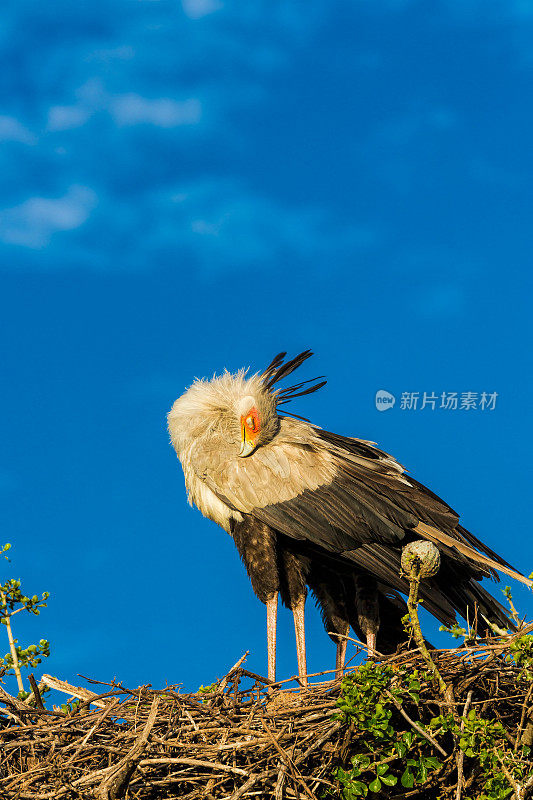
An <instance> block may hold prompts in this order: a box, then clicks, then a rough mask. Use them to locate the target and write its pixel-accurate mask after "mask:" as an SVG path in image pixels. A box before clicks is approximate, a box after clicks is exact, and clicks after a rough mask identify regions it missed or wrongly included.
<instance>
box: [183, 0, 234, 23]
mask: <svg viewBox="0 0 533 800" xmlns="http://www.w3.org/2000/svg"><path fill="white" fill-rule="evenodd" d="M181 5H182V7H183V10H184V12H185V14H186V15H187V16H188V17H189V18H190V19H201V17H207V16H208V15H209V14H213V13H214V12H215V11H219V9H221V8H223V7H224V4H223V3H221V2H220V0H182V3H181Z"/></svg>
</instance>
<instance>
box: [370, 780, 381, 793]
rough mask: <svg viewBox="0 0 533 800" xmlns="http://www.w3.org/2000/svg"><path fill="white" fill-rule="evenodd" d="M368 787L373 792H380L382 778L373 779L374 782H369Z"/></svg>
mask: <svg viewBox="0 0 533 800" xmlns="http://www.w3.org/2000/svg"><path fill="white" fill-rule="evenodd" d="M368 788H369V789H370V791H371V792H379V790H380V789H381V781H380V779H379V778H376V779H375V780H373V781H372V783H369V784H368Z"/></svg>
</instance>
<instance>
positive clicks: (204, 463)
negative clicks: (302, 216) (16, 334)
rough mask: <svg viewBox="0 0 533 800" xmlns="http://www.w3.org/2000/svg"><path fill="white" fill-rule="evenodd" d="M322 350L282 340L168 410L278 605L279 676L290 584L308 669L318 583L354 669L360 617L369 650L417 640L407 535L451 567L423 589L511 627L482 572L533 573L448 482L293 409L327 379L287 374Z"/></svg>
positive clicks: (199, 495) (194, 487) (196, 489)
mask: <svg viewBox="0 0 533 800" xmlns="http://www.w3.org/2000/svg"><path fill="white" fill-rule="evenodd" d="M311 355H312V353H311V351H309V350H306V351H305V352H303V353H300V354H299V355H297V356H296V357H295V358H292V359H291V360H288V361H286V360H285V357H286V353H279V354H278V355H277V356H276V357H275V358H274V360H273V361H272V362H271V364H269V366H268V367H267V368H266V369H265V370H264V371H263V372H261V373H257V374H255V375H251V376H248V373H247V371H246V370H244V369H242V370H239V371H238V372H237V373H235V374H230V373H229V372H227V371H225V372H224V373H223V374H222V375H220V376H218V377H214V378H213V379H212V380H195V381H194V383H193V384H192V386H191V387H190V388H189V389H187V391H186V392H185V393H184V394H182V395H181V397H179V398H178V399H177V400H176V402H175V403H174V405H173V406H172V409H171V411H170V413H169V415H168V427H169V432H170V437H171V441H172V444H173V446H174V448H175V450H176V453H177V455H178V458H179V460H180V461H181V464H182V467H183V472H184V475H185V484H186V489H187V494H188V499H189V502H190V504H191V505H192V504H194V505H196V506H197V507H198V508H199V509H200V511H201V512H202V514H203V515H204V516H205V517H208V518H209V519H211V520H213V521H214V522H216V523H217V524H218V525H220V526H221V527H222V528H223V529H224V530H225V531H227V532H228V533H229V534H230V535H231V536H232V537H233V540H234V542H235V544H236V546H237V549H238V551H239V553H240V556H241V558H242V560H243V562H244V565H245V567H246V569H247V571H248V575H249V577H250V580H251V583H252V587H253V589H254V592H255V593H256V595H257V597H258V598H259V599H260V600H261V601H262V602H263V603H265V604H266V609H267V646H268V678H269V679H270V681H272V682H274V681H275V679H276V619H277V606H278V595H279V594H281V598H282V601H283V603H284V604H285V605H286V606H288V607H289V608H290V609H291V610H292V612H293V615H294V627H295V633H296V649H297V658H298V674H299V677H300V682H301V683H302V684H304V685H305V684H306V682H307V677H306V676H307V666H306V655H305V628H304V605H305V600H306V595H307V589H308V588H309V589H310V590H311V591H312V593H313V594H314V596H315V598H316V600H317V603H318V605H319V607H320V609H321V612H322V617H323V620H324V624H325V626H326V630H327V631H328V633H329V634H330V635H331V636H332V638H333V639H334V640H335V641H336V644H337V658H336V673H337V675H341V674H342V669H343V666H344V659H345V652H346V638H345V637H346V635H347V634H348V632H349V629H350V627H352V628H353V630H354V631H355V633H356V635H357V636H358V638H360V639H361V640H366V643H367V645H368V649H369V652H371V653H372V652H374V651H378V652H382V653H389V652H394V651H395V649H396V647H397V645H398V644H399V643H401V642H402V641H404V640H405V639H406V634H405V632H404V630H403V625H402V621H401V620H402V617H403V616H404V614H405V613H406V612H407V608H406V604H405V600H404V598H403V597H402V594H407V593H408V592H409V584H408V582H407V579H406V578H405V577H404V576H402V574H401V566H400V560H401V554H402V548H403V547H404V546H405V545H406V544H408V543H409V542H412V541H416V540H420V539H422V540H426V541H430V542H432V543H433V544H434V545H436V546H437V548H438V550H439V551H440V556H441V567H440V569H439V572H438V574H437V575H435V576H434V577H432V578H431V579H428V580H426V581H423V582H422V584H421V586H420V596H421V599H422V601H423V603H424V606H425V608H427V609H428V610H429V611H430V612H431V613H432V614H433V615H434V616H435V617H437V619H439V620H440V621H441V622H443V623H445V624H448V625H449V624H452V623H453V622H454V621H455V613H456V612H458V613H459V614H460V615H461V616H462V617H464V618H465V619H466V618H467V617H468V615H469V616H470V618H472V617H473V615H474V614H477V615H478V616H479V617H480V618H482V619H484V620H485V621H486V622H488V623H496V624H498V625H501V626H504V627H507V626H509V624H510V623H509V619H508V617H507V615H506V613H505V610H504V608H503V606H502V605H501V604H500V603H498V601H497V600H495V599H494V598H493V597H492V596H491V595H490V594H489V593H488V592H487V591H486V589H485V588H484V587H482V586H481V585H480V583H479V581H480V580H481V579H482V578H483V577H486V576H489V577H493V578H497V573H496V570H499V571H502V572H505V573H507V574H508V575H511V576H512V577H514V578H516V579H517V580H520V581H522V582H524V583H527V584H528V585H529V586H531V585H532V583H531V581H528V580H527V579H526V578H524V577H523V576H522V575H520V574H519V573H518V572H516V571H515V570H514V569H512V568H511V567H510V565H509V564H508V563H507V562H506V561H504V560H503V559H502V558H501V557H500V556H499V555H498V554H497V553H495V552H493V551H492V550H491V549H490V548H489V547H488V546H487V545H485V544H483V542H481V541H480V540H479V539H477V538H476V537H475V536H474V535H473V534H472V533H470V532H469V531H467V530H466V529H465V528H463V527H462V525H460V524H459V517H458V515H457V514H456V513H455V511H453V510H452V509H451V508H450V506H448V505H447V504H446V503H445V502H443V501H442V500H441V499H440V498H439V497H437V495H435V494H433V492H431V491H430V490H429V489H427V488H426V487H425V486H423V485H422V484H421V483H419V482H418V481H416V480H415V479H414V478H412V477H410V476H407V475H406V472H405V470H404V468H403V467H402V466H401V465H400V464H399V463H398V462H397V461H396V460H395V459H394V458H393V457H392V456H390V455H388V454H387V453H385V452H384V451H383V450H380V449H378V448H377V447H376V446H375V444H374V443H373V442H369V441H365V440H363V439H356V438H352V437H348V436H342V435H339V434H337V433H330V432H328V431H326V430H322V429H321V428H319V427H317V426H316V425H313V424H311V423H310V422H309V421H308V420H306V419H305V418H303V417H300V416H299V415H297V414H291V413H290V412H287V413H285V414H281V413H279V411H280V407H282V406H284V405H285V404H286V403H288V402H289V401H291V400H293V399H294V398H296V397H300V396H302V395H305V394H310V393H311V392H315V391H316V390H317V389H320V388H321V387H322V386H324V384H325V383H326V381H325V380H324V381H321V380H320V379H318V378H313V379H311V380H305V381H302V382H301V383H297V384H296V385H294V386H290V387H288V388H279V387H277V384H279V382H280V381H282V380H283V379H284V378H286V377H288V376H289V375H290V374H291V373H292V372H294V370H295V369H297V368H298V367H299V366H301V364H302V363H303V362H304V361H306V359H308V358H309V357H310V356H311Z"/></svg>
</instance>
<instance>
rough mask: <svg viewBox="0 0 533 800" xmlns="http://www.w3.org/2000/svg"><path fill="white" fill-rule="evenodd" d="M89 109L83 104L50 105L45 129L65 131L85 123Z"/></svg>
mask: <svg viewBox="0 0 533 800" xmlns="http://www.w3.org/2000/svg"><path fill="white" fill-rule="evenodd" d="M90 116H91V111H90V110H89V109H88V108H85V107H84V106H83V105H81V104H80V105H74V106H52V107H51V108H50V110H49V111H48V124H47V130H49V131H67V130H71V129H72V128H80V127H81V126H82V125H85V123H86V122H87V120H88V119H89V117H90Z"/></svg>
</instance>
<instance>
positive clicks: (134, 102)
mask: <svg viewBox="0 0 533 800" xmlns="http://www.w3.org/2000/svg"><path fill="white" fill-rule="evenodd" d="M76 95H77V97H78V102H77V103H74V104H72V105H55V106H51V108H50V109H49V110H48V124H47V130H48V131H52V132H53V131H65V130H71V129H73V128H80V127H81V126H82V125H85V123H86V122H88V120H89V119H90V118H91V117H92V116H93V114H95V113H96V112H101V111H106V112H107V113H108V114H109V115H110V116H111V117H112V118H113V120H114V122H115V123H116V124H117V125H122V126H132V125H143V124H144V125H155V126H156V127H159V128H176V127H178V126H180V125H196V124H198V123H199V122H200V120H201V117H202V104H201V102H200V100H198V99H197V98H195V97H189V98H187V99H185V100H176V99H175V98H172V97H155V98H149V97H144V96H143V95H141V94H137V93H136V92H127V93H124V94H109V93H108V92H106V90H105V89H104V87H103V86H102V84H101V82H100V81H98V80H91V81H87V83H85V84H84V85H83V86H80V88H79V89H78V90H77V92H76Z"/></svg>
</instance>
